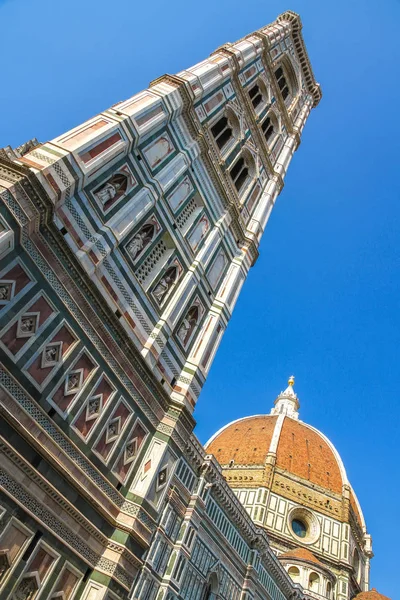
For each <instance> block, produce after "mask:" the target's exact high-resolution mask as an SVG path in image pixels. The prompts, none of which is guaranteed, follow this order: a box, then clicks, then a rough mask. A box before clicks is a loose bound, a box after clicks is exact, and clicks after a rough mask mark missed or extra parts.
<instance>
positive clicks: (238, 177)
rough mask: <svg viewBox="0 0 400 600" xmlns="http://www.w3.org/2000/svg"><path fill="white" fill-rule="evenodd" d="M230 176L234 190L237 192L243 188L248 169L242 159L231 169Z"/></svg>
mask: <svg viewBox="0 0 400 600" xmlns="http://www.w3.org/2000/svg"><path fill="white" fill-rule="evenodd" d="M230 174H231V178H232V181H233V183H234V185H235V188H236V189H237V191H239V190H240V189H241V188H242V187H243V185H244V183H245V181H246V180H247V177H248V175H249V169H248V168H247V166H246V163H245V162H244V159H243V158H239V160H238V161H237V162H236V163H235V165H234V166H233V167H232V169H231V173H230Z"/></svg>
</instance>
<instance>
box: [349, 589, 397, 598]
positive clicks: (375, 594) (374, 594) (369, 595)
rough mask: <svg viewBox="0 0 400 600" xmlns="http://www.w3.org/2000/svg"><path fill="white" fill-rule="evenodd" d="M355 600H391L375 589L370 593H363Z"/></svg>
mask: <svg viewBox="0 0 400 600" xmlns="http://www.w3.org/2000/svg"><path fill="white" fill-rule="evenodd" d="M354 600H390V598H388V597H387V596H382V594H379V592H377V591H376V589H375V588H372V590H370V591H369V592H361V593H360V594H358V595H357V596H356V597H355V598H354Z"/></svg>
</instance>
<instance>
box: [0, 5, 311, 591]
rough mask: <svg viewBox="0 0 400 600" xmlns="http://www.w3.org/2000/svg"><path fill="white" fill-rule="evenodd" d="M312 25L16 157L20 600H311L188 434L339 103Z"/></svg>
mask: <svg viewBox="0 0 400 600" xmlns="http://www.w3.org/2000/svg"><path fill="white" fill-rule="evenodd" d="M301 29H302V24H301V20H300V17H299V16H298V15H296V14H294V13H292V12H290V11H288V12H286V13H284V14H282V15H280V16H279V17H278V19H277V20H276V21H275V22H274V23H272V24H270V25H267V26H264V27H261V28H260V29H259V30H257V31H255V32H253V33H250V34H249V35H246V36H245V37H244V38H242V39H241V40H238V41H237V42H233V43H226V44H224V45H222V46H221V47H219V48H218V49H217V50H215V51H214V52H213V53H212V54H211V55H210V56H209V57H207V58H205V60H203V61H202V62H201V63H199V64H197V65H194V66H192V67H188V68H186V69H184V70H183V71H181V72H180V73H178V74H176V75H164V76H162V77H160V78H159V79H157V80H155V81H153V82H151V84H150V85H149V87H148V88H147V89H145V90H143V91H141V92H139V93H137V94H135V95H134V96H132V97H130V98H128V99H124V100H121V101H119V102H117V103H116V104H114V105H113V106H111V107H110V108H108V109H105V110H104V111H103V112H101V113H100V114H98V115H95V116H93V117H92V118H91V119H89V120H88V121H86V122H85V123H82V124H80V125H78V126H77V127H75V128H74V129H72V130H71V131H67V132H65V133H62V134H61V135H59V136H57V137H56V138H55V139H53V140H50V141H47V142H44V143H38V142H37V140H36V139H32V140H31V141H29V142H27V143H26V144H24V145H22V146H19V147H18V148H16V149H14V150H13V149H12V148H10V147H7V148H5V149H3V151H0V197H1V200H2V203H1V206H0V208H1V212H0V347H1V355H2V365H1V370H0V384H1V394H0V410H1V415H2V419H1V420H0V421H1V422H0V438H1V439H0V450H1V452H2V461H1V468H2V472H1V482H2V486H3V488H2V490H1V491H0V517H2V521H3V523H4V525H5V530H4V531H5V533H4V535H3V533H1V535H0V558H1V557H2V558H1V569H0V571H1V572H0V595H2V597H3V591H4V590H5V592H4V594H5V595H4V597H5V598H7V599H11V598H25V599H27V598H28V597H29V598H36V597H37V598H39V597H40V598H56V597H64V598H66V599H68V600H73V599H75V598H83V600H116V599H117V598H121V599H125V598H128V597H133V598H136V599H137V600H155V599H157V600H172V599H173V600H187V599H188V598H192V599H194V598H196V599H199V598H204V597H205V594H206V593H207V594H208V595H209V596H210V597H214V596H215V597H218V598H221V600H239V598H244V596H246V598H248V599H249V600H254V599H255V598H257V597H258V598H264V597H266V594H267V591H266V590H268V594H270V595H272V597H274V598H279V599H281V600H283V599H286V598H296V599H300V598H302V595H301V592H300V591H299V590H298V589H295V587H294V586H293V583H292V581H291V580H290V579H289V578H288V577H287V575H286V573H285V571H284V570H283V569H281V568H280V567H279V565H278V566H277V563H276V560H275V558H274V557H273V556H272V554H271V550H270V548H269V545H268V540H267V538H266V535H264V534H263V533H262V532H261V533H260V534H259V533H258V530H257V527H256V525H255V524H254V523H253V522H252V521H251V519H250V517H249V516H248V515H247V514H246V513H245V511H244V510H243V509H242V508H241V506H240V505H239V503H238V501H237V499H236V498H235V497H234V495H233V492H232V491H231V490H230V488H229V487H228V485H227V484H226V482H225V480H224V479H223V477H222V474H221V469H220V467H219V466H218V464H217V462H216V461H215V459H214V458H213V457H210V456H208V455H207V454H206V451H205V450H204V448H202V447H201V445H200V444H199V442H198V440H197V439H196V437H195V436H194V435H193V433H192V432H193V428H194V424H195V422H194V419H193V415H192V413H193V410H194V407H195V405H196V402H197V400H198V397H199V395H200V392H201V389H202V386H203V384H204V382H205V380H206V378H207V375H208V373H209V370H210V367H211V364H212V362H213V359H214V356H215V354H216V352H217V349H218V346H219V343H220V341H221V339H222V336H223V334H224V331H225V329H226V327H227V325H228V322H229V319H230V318H231V316H232V312H233V309H234V307H235V304H236V301H237V298H238V296H239V294H240V291H241V289H242V286H243V284H244V282H245V280H246V278H247V275H248V273H249V270H250V268H251V267H252V265H254V264H255V262H256V260H257V257H258V248H259V242H260V239H261V237H262V236H263V235H264V232H265V229H266V226H267V223H268V219H269V217H270V215H271V212H272V210H273V208H274V206H275V203H276V201H277V198H278V196H279V194H280V193H281V191H282V189H283V186H284V181H285V177H286V173H287V170H288V168H289V166H290V162H291V160H292V157H293V155H294V153H295V151H296V150H297V148H298V146H299V144H300V140H301V136H302V132H303V129H304V127H305V125H306V123H307V120H308V118H309V115H310V113H311V110H312V109H313V108H314V107H315V106H317V104H318V102H319V100H320V98H321V90H320V87H319V85H318V83H316V81H315V78H314V75H313V72H312V69H311V65H310V62H309V59H308V55H307V51H306V48H305V44H304V40H303V37H302V33H301ZM292 388H293V381H292V380H290V381H289V387H288V388H287V390H286V391H285V392H283V393H282V394H281V396H280V397H279V398H278V400H277V403H276V406H275V409H274V410H278V412H280V410H281V407H282V411H283V410H285V414H289V412H290V413H291V414H293V415H295V414H297V409H298V401H297V397H296V395H295V394H294V391H293V389H292ZM278 419H279V417H278ZM283 419H284V417H282V419H281V420H283ZM255 540H257V541H255Z"/></svg>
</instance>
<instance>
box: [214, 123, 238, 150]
mask: <svg viewBox="0 0 400 600" xmlns="http://www.w3.org/2000/svg"><path fill="white" fill-rule="evenodd" d="M211 133H212V134H213V136H214V139H215V141H216V142H217V146H218V148H219V149H220V150H221V148H223V147H224V146H225V144H227V143H228V142H229V140H230V139H231V137H232V136H233V132H232V127H231V126H230V124H229V121H228V119H227V117H222V118H221V119H219V121H217V122H216V123H215V125H213V126H212V127H211Z"/></svg>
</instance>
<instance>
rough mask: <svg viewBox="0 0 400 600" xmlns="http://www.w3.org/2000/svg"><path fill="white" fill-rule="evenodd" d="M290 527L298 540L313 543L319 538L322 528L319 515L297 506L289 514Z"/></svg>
mask: <svg viewBox="0 0 400 600" xmlns="http://www.w3.org/2000/svg"><path fill="white" fill-rule="evenodd" d="M288 527H289V531H290V533H291V534H292V536H293V537H294V538H295V539H296V540H302V542H303V544H313V543H315V542H316V540H317V539H318V538H319V536H320V533H321V528H320V525H319V521H318V519H317V517H316V516H315V515H314V513H312V512H311V511H310V510H308V509H307V508H304V507H301V506H296V507H294V508H293V509H292V510H291V511H290V513H289V515H288Z"/></svg>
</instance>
